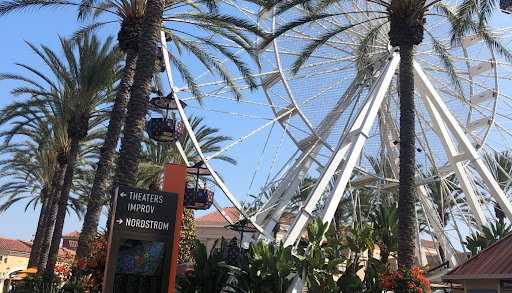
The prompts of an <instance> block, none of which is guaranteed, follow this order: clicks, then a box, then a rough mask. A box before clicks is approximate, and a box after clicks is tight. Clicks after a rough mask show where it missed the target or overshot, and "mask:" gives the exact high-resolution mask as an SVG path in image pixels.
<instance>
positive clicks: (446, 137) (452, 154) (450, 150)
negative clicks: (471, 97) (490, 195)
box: [414, 62, 487, 226]
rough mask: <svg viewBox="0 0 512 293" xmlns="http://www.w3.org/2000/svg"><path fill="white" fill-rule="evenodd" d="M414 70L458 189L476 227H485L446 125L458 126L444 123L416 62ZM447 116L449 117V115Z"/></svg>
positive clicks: (434, 91) (480, 209) (418, 86)
mask: <svg viewBox="0 0 512 293" xmlns="http://www.w3.org/2000/svg"><path fill="white" fill-rule="evenodd" d="M414 70H415V75H414V79H415V84H416V88H417V90H418V92H419V93H420V97H421V99H422V100H423V103H424V105H425V108H426V109H427V111H428V113H429V115H430V118H431V120H432V122H433V124H434V125H433V127H434V130H435V132H436V134H437V136H438V137H439V139H440V140H441V144H442V145H443V148H444V150H445V153H446V156H447V158H448V161H449V162H450V165H451V166H452V169H453V171H454V172H455V175H456V176H457V179H458V180H459V184H460V187H461V189H462V191H463V193H464V195H465V197H466V199H467V203H468V205H469V207H470V208H471V211H472V212H473V215H474V216H475V220H476V222H477V223H478V225H479V226H487V218H486V217H485V215H484V211H483V209H482V207H481V206H480V202H479V201H478V198H477V197H476V194H475V191H474V189H473V186H472V185H471V182H470V177H469V175H468V174H467V172H466V169H465V167H464V165H463V161H465V156H464V155H465V154H466V153H462V154H460V153H459V151H458V150H457V147H456V146H455V144H454V143H453V141H452V139H451V136H450V132H449V131H448V127H447V124H450V123H455V124H456V125H457V126H458V124H457V122H456V121H445V120H444V119H443V117H442V114H441V113H440V112H439V110H440V109H438V107H436V106H435V105H433V103H432V99H434V100H435V98H433V96H438V97H439V95H438V94H437V92H436V90H435V89H434V87H433V86H432V84H430V81H429V80H428V79H427V77H426V75H425V74H424V73H423V71H422V69H421V68H420V67H419V65H418V64H417V63H416V62H415V63H414ZM438 104H439V105H442V106H444V107H445V108H446V105H445V104H444V102H443V101H442V100H441V98H440V97H439V100H438ZM446 110H447V111H448V113H449V110H448V108H446ZM449 114H450V115H451V113H449ZM445 115H446V113H445ZM452 117H453V116H452ZM468 143H469V141H468ZM461 155H462V156H461Z"/></svg>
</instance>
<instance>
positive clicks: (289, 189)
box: [256, 74, 365, 239]
mask: <svg viewBox="0 0 512 293" xmlns="http://www.w3.org/2000/svg"><path fill="white" fill-rule="evenodd" d="M364 76H365V75H364V74H358V75H357V77H356V78H355V79H354V80H353V81H352V83H351V84H350V86H349V87H348V88H347V90H346V91H345V93H343V95H342V96H341V98H340V99H339V101H338V102H337V103H336V105H335V106H334V107H333V108H332V109H331V111H330V112H329V114H327V115H326V117H325V118H324V119H323V120H322V122H321V123H320V124H319V126H318V129H317V132H318V134H319V136H320V137H325V136H328V135H329V134H330V133H331V131H332V129H333V128H334V126H335V124H336V121H338V119H339V117H340V115H341V113H343V110H344V109H345V108H346V107H347V106H348V105H349V104H350V102H351V99H350V97H351V96H352V95H353V94H354V93H355V92H356V91H357V90H358V88H359V86H360V85H361V83H362V82H363V80H364ZM322 146H323V145H322V144H321V143H320V142H319V141H317V142H315V143H313V144H311V145H310V146H308V148H307V150H305V151H303V153H302V154H301V155H300V157H299V159H297V160H296V161H295V163H294V165H293V167H292V168H291V169H290V170H289V172H288V174H287V175H286V177H285V179H284V180H283V182H282V184H280V185H279V187H278V188H277V189H276V190H275V192H273V193H272V196H271V197H270V198H269V200H268V201H267V202H266V203H265V205H264V206H263V207H262V209H260V211H261V212H260V213H258V215H257V216H256V223H257V224H260V223H262V222H263V220H264V219H265V218H266V216H267V215H268V213H269V211H270V208H271V207H272V206H274V205H276V207H275V209H274V211H273V212H272V215H271V216H270V218H269V219H268V221H267V223H266V224H265V226H264V230H265V231H267V232H268V233H270V231H272V230H273V228H274V227H275V225H276V224H277V223H278V222H279V219H280V218H281V216H282V214H283V213H284V211H285V209H286V206H287V205H288V204H289V200H290V199H291V198H292V197H293V195H294V193H295V191H296V190H297V188H298V187H299V184H300V182H301V181H302V179H304V176H305V175H306V173H307V171H308V170H309V168H310V167H311V165H312V163H313V161H314V159H315V157H316V154H318V153H319V152H320V150H321V149H322ZM290 182H291V183H290ZM260 239H264V235H260Z"/></svg>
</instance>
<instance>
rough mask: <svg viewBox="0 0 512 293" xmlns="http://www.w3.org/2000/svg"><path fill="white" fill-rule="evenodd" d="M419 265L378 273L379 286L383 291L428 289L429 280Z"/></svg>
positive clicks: (422, 292) (409, 292) (413, 292)
mask: <svg viewBox="0 0 512 293" xmlns="http://www.w3.org/2000/svg"><path fill="white" fill-rule="evenodd" d="M423 274H424V271H422V270H421V269H420V268H419V267H417V266H415V267H414V268H412V269H411V270H399V271H391V270H390V269H389V268H388V271H387V272H386V273H382V274H378V276H379V287H380V289H382V290H384V291H394V292H407V293H426V292H431V291H430V282H429V281H428V280H427V278H425V276H424V275H423Z"/></svg>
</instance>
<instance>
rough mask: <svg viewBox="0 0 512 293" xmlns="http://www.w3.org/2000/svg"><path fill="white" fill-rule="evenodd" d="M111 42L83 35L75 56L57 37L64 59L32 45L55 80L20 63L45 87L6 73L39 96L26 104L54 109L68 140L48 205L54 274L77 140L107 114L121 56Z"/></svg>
mask: <svg viewBox="0 0 512 293" xmlns="http://www.w3.org/2000/svg"><path fill="white" fill-rule="evenodd" d="M111 44H112V38H108V39H107V40H106V41H105V43H104V44H103V45H101V44H100V42H99V40H98V39H97V37H95V36H91V37H88V36H87V37H85V38H83V39H82V40H81V42H80V43H79V44H78V49H77V53H78V55H77V56H75V52H74V50H73V45H72V43H70V41H68V40H65V39H62V38H61V46H62V49H63V52H64V56H65V60H64V62H65V63H64V62H63V61H61V60H59V59H58V57H57V55H56V54H55V53H54V52H53V51H51V50H50V49H49V48H47V47H44V46H43V47H42V48H43V50H42V51H41V50H39V49H37V48H36V47H35V46H32V45H31V48H32V49H33V50H34V52H35V53H37V54H38V55H39V56H40V57H41V58H42V59H43V61H44V62H45V63H46V65H47V66H48V67H49V69H50V71H51V72H52V73H53V75H54V80H55V81H53V80H52V79H51V78H49V77H46V76H43V75H42V74H40V73H39V71H38V70H37V69H35V68H32V67H30V66H28V65H23V64H22V65H20V66H22V67H23V68H26V69H28V70H29V71H31V72H33V73H36V76H37V77H39V78H41V79H42V80H43V81H45V82H46V83H47V85H46V87H45V86H43V85H41V84H39V83H38V81H36V80H32V79H29V78H26V77H23V76H15V75H6V78H10V79H15V80H20V81H23V82H25V83H27V84H28V86H27V87H22V88H19V89H17V90H15V92H16V94H24V93H25V94H31V95H40V96H41V97H42V99H41V100H39V99H36V100H29V103H41V102H43V104H47V105H48V106H47V107H50V108H52V111H53V112H58V117H59V119H60V120H61V121H65V125H64V127H62V126H61V128H65V132H66V133H65V135H66V140H67V146H66V149H67V152H66V153H65V154H63V155H64V160H62V163H61V168H60V169H59V171H60V173H59V176H60V177H59V182H62V184H61V186H60V187H59V186H57V188H55V190H54V197H53V198H52V207H51V209H52V210H51V215H52V221H50V222H48V223H50V224H51V225H53V214H54V213H55V214H56V215H55V217H56V218H55V228H54V230H53V236H52V244H51V248H50V251H49V262H48V264H47V268H48V271H49V272H50V273H52V274H53V267H54V266H55V262H56V258H57V253H58V249H59V245H60V238H61V237H62V228H63V225H64V219H65V216H66V208H67V202H68V199H69V194H70V191H71V188H72V183H73V178H74V170H75V162H76V159H77V156H78V153H79V149H80V142H81V141H82V140H84V138H86V137H87V135H88V131H89V129H90V128H91V129H94V128H96V127H98V126H100V124H101V122H102V121H104V119H105V115H103V114H104V113H105V110H104V109H102V106H104V105H105V103H106V102H108V100H109V97H110V93H111V91H112V85H113V84H114V83H115V81H116V79H117V76H118V71H119V65H118V63H119V62H120V60H121V54H120V52H119V51H118V50H112V49H111V47H112V46H111ZM53 109H55V110H53ZM60 135H63V133H62V132H61V133H60ZM95 138H96V139H97V138H98V137H97V135H95ZM64 162H65V164H66V165H65V167H64V164H63V163H64ZM60 180H62V181H60ZM45 241H46V239H45ZM43 247H45V248H46V245H43ZM43 264H44V262H43ZM43 264H41V262H40V264H39V265H40V266H41V269H44V266H43ZM41 271H42V270H41Z"/></svg>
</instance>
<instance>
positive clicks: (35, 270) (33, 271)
mask: <svg viewBox="0 0 512 293" xmlns="http://www.w3.org/2000/svg"><path fill="white" fill-rule="evenodd" d="M19 273H27V274H35V273H37V268H28V269H25V270H23V271H19Z"/></svg>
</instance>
